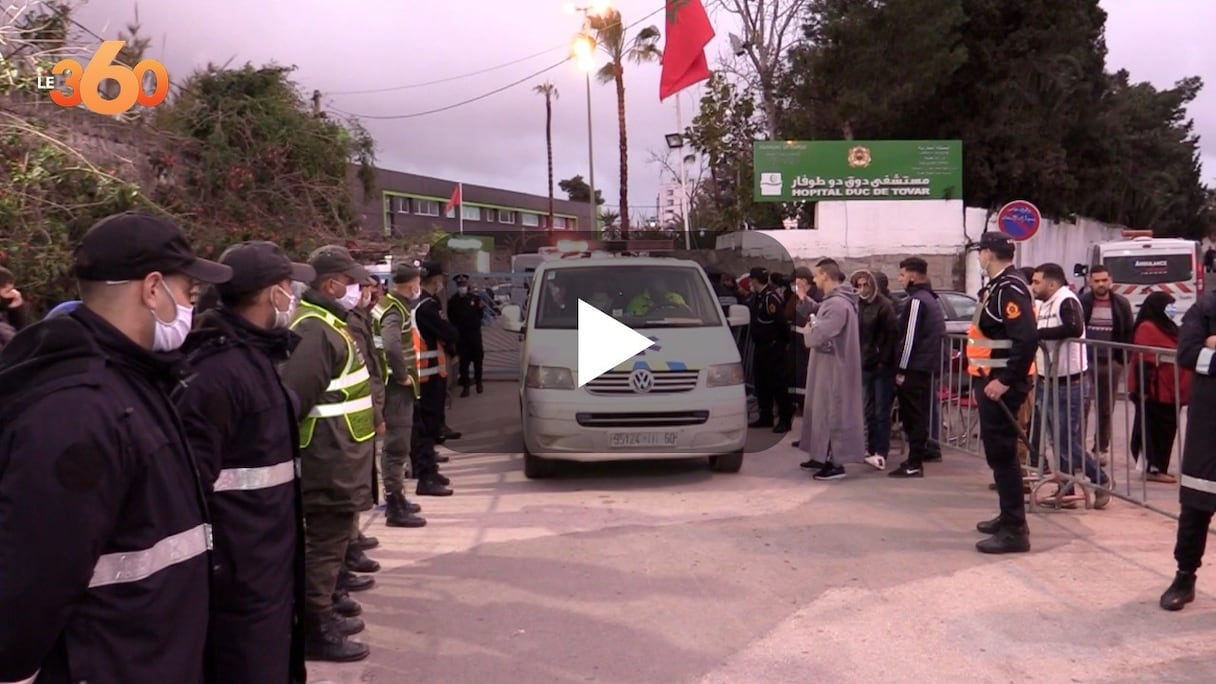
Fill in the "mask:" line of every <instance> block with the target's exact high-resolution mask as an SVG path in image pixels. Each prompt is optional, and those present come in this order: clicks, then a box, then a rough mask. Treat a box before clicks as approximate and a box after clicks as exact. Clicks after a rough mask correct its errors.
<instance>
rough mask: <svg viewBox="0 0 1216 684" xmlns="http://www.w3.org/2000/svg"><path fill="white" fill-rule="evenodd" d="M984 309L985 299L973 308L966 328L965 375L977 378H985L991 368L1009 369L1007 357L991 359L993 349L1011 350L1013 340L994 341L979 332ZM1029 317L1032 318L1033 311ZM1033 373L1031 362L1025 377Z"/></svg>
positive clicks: (985, 305)
mask: <svg viewBox="0 0 1216 684" xmlns="http://www.w3.org/2000/svg"><path fill="white" fill-rule="evenodd" d="M1015 308H1016V307H1015ZM986 309H987V299H985V301H983V302H980V304H979V306H977V307H975V313H974V314H973V315H972V316H971V325H970V326H969V327H968V328H967V373H969V374H970V375H972V376H973V377H977V378H978V377H986V376H987V375H988V374H989V373H991V372H992V369H993V368H1008V367H1009V358H1008V356H1004V357H1001V358H993V357H992V351H993V350H994V349H1005V350H1009V349H1013V340H994V339H992V338H990V337H988V336H987V335H985V334H984V333H983V332H981V331H980V317H981V316H983V315H984V311H985V310H986ZM1030 315H1031V316H1032V317H1033V316H1034V311H1033V310H1032V311H1031V312H1030ZM1006 353H1008V352H1006ZM1034 371H1035V368H1034V362H1033V361H1031V362H1030V371H1029V372H1028V373H1027V375H1030V376H1033V375H1034Z"/></svg>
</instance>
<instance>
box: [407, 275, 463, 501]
mask: <svg viewBox="0 0 1216 684" xmlns="http://www.w3.org/2000/svg"><path fill="white" fill-rule="evenodd" d="M421 275H422V297H421V298H420V299H419V301H418V305H417V306H416V307H415V308H414V325H415V326H416V327H417V328H418V337H419V354H418V376H419V381H420V384H421V385H422V386H421V388H420V391H419V397H418V401H417V402H416V403H415V405H414V439H413V444H411V446H410V463H411V465H412V466H413V470H414V477H416V478H417V479H418V487H417V488H416V489H415V492H416V493H417V494H418V495H419V496H451V495H452V490H451V489H449V488H448V486H447V485H448V484H450V483H449V482H448V480H447V478H446V477H444V476H443V475H440V474H439V465H438V461H437V459H436V456H437V454H436V453H435V444H436V443H437V442H438V441H439V440H442V439H443V438H444V425H443V411H444V406H443V404H444V399H445V397H446V396H447V377H448V360H447V352H448V350H449V349H451V348H452V347H453V346H454V345H455V344H456V339H457V332H456V327H455V326H453V325H452V324H451V322H450V321H448V317H447V314H445V313H444V312H443V307H442V306H440V304H439V297H438V294H439V292H440V290H442V289H443V279H444V275H443V266H442V265H441V264H440V263H439V262H437V261H424V262H423V263H422V274H421Z"/></svg>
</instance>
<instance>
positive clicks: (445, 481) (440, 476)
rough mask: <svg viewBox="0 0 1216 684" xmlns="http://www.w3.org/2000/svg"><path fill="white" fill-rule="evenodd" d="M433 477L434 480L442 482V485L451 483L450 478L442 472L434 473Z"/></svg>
mask: <svg viewBox="0 0 1216 684" xmlns="http://www.w3.org/2000/svg"><path fill="white" fill-rule="evenodd" d="M434 478H435V479H436V480H438V481H439V483H440V484H443V485H450V484H452V478H450V477H448V476H447V475H444V474H443V473H435V475H434Z"/></svg>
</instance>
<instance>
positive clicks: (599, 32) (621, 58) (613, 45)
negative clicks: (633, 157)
mask: <svg viewBox="0 0 1216 684" xmlns="http://www.w3.org/2000/svg"><path fill="white" fill-rule="evenodd" d="M589 21H590V25H591V28H592V29H593V30H594V31H595V43H596V45H598V46H599V48H600V50H602V51H603V52H604V54H606V55H608V63H607V64H605V65H604V66H603V68H601V69H600V70H599V71H598V72H597V73H596V80H598V81H599V82H600V83H615V84H616V116H617V128H618V129H619V131H620V146H621V195H620V213H621V233H622V236H623V237H625V238H628V237H629V140H628V137H627V136H626V134H625V62H626V61H630V62H633V63H635V64H643V63H645V62H653V61H656V60H658V59H659V57H660V56H661V55H662V50H660V49H659V45H658V43H659V29H658V27H655V26H647V27H646V28H644V29H642V30H641V31H638V32H637V33H636V34H635V35H634V36H633V38H632V39H631V38H629V37H628V36H627V35H625V26H624V24H623V23H622V21H621V13H620V12H618V11H617V10H615V9H609V10H608V11H606V12H604V13H603V14H600V15H595V16H592V17H590V18H589Z"/></svg>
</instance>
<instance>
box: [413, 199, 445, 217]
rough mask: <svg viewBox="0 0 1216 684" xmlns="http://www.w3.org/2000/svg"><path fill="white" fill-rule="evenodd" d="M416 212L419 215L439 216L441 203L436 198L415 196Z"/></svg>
mask: <svg viewBox="0 0 1216 684" xmlns="http://www.w3.org/2000/svg"><path fill="white" fill-rule="evenodd" d="M414 213H415V214H418V215H419V216H438V215H439V203H438V202H436V201H435V200H429V199H418V198H414Z"/></svg>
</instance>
